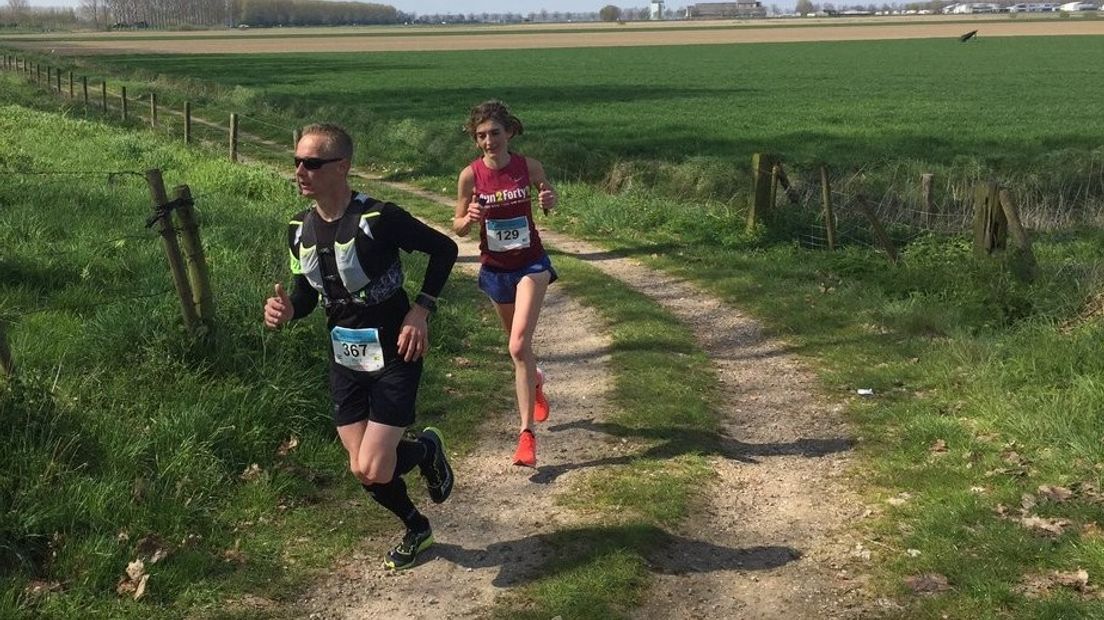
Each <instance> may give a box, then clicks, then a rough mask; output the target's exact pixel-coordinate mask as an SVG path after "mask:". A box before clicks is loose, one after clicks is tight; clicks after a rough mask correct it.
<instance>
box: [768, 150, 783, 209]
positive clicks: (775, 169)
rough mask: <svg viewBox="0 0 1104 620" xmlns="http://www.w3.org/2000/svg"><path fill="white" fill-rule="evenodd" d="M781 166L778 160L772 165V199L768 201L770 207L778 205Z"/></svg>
mask: <svg viewBox="0 0 1104 620" xmlns="http://www.w3.org/2000/svg"><path fill="white" fill-rule="evenodd" d="M781 168H782V167H781V166H779V165H778V162H774V165H773V166H771V180H770V199H769V202H768V204H770V207H769V208H770V209H774V208H775V207H777V206H778V174H779V173H780V172H781Z"/></svg>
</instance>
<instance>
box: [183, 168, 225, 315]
mask: <svg viewBox="0 0 1104 620" xmlns="http://www.w3.org/2000/svg"><path fill="white" fill-rule="evenodd" d="M173 200H174V201H175V202H176V203H177V205H178V206H177V207H176V215H177V217H178V218H179V220H180V245H181V249H183V250H184V260H185V261H186V262H187V265H188V277H189V280H190V281H191V284H192V303H193V305H194V306H195V309H196V313H197V314H198V315H199V320H200V321H202V322H203V323H205V324H207V325H208V326H209V325H211V321H212V319H213V318H214V309H215V307H214V306H215V304H214V298H213V296H212V295H211V278H210V275H209V273H208V271H207V259H206V258H205V257H204V256H203V244H202V243H201V242H200V239H199V224H198V223H197V222H196V217H195V210H194V209H193V208H192V190H191V189H189V188H188V186H187V185H180V186H178V187H177V188H176V189H175V190H173Z"/></svg>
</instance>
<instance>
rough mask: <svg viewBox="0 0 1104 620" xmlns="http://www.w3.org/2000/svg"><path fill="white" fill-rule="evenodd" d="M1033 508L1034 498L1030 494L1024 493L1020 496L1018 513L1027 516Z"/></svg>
mask: <svg viewBox="0 0 1104 620" xmlns="http://www.w3.org/2000/svg"><path fill="white" fill-rule="evenodd" d="M1034 507H1035V496H1034V495H1032V494H1030V493H1024V494H1023V495H1021V496H1020V512H1022V513H1023V514H1027V513H1029V512H1031V509H1032V508H1034Z"/></svg>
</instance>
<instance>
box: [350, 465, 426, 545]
mask: <svg viewBox="0 0 1104 620" xmlns="http://www.w3.org/2000/svg"><path fill="white" fill-rule="evenodd" d="M362 486H363V487H364V490H366V491H368V492H369V493H371V494H372V499H374V500H376V503H378V504H379V505H380V506H383V507H384V508H386V509H387V510H388V511H390V512H391V514H393V515H395V516H396V517H398V518H399V519H400V520H401V521H402V522H403V525H405V526H406V528H407V529H409V530H414V531H418V532H420V531H423V530H425V529H426V528H428V527H429V520H428V519H426V518H425V517H424V516H423V515H422V513H420V512H418V509H417V508H415V507H414V502H412V501H410V495H408V494H407V492H406V483H405V482H403V479H402V478H400V477H399V475H398V474H395V477H394V478H393V479H392V480H391V482H388V483H387V484H365V485H362Z"/></svg>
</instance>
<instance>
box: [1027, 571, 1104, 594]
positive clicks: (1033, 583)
mask: <svg viewBox="0 0 1104 620" xmlns="http://www.w3.org/2000/svg"><path fill="white" fill-rule="evenodd" d="M1059 587H1061V588H1069V589H1070V590H1075V591H1077V592H1080V593H1081V594H1088V593H1090V592H1093V591H1094V590H1096V588H1095V587H1094V586H1091V585H1089V573H1088V571H1086V570H1085V569H1082V568H1079V569H1077V570H1075V571H1070V572H1060V571H1053V572H1051V573H1049V574H1045V575H1044V574H1036V575H1024V577H1023V578H1022V579H1021V580H1020V585H1019V586H1018V587H1017V588H1016V591H1018V592H1020V593H1021V594H1023V595H1024V596H1026V597H1028V598H1033V599H1038V598H1043V597H1045V596H1047V595H1049V594H1050V593H1051V592H1052V591H1053V590H1054V589H1055V588H1059Z"/></svg>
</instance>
